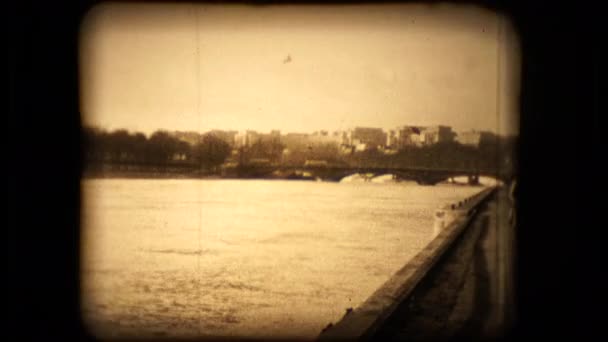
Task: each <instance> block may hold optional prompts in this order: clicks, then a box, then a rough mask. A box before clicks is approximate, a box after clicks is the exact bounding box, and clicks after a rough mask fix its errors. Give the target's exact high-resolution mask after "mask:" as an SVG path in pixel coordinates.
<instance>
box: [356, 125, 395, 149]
mask: <svg viewBox="0 0 608 342" xmlns="http://www.w3.org/2000/svg"><path fill="white" fill-rule="evenodd" d="M349 138H350V139H349V140H350V142H349V145H354V146H356V147H357V150H360V146H362V145H365V147H363V148H364V149H373V148H382V147H384V145H385V144H386V139H387V138H386V133H385V132H384V131H383V130H382V128H370V127H355V129H354V130H353V131H352V133H351V134H350V137H349Z"/></svg>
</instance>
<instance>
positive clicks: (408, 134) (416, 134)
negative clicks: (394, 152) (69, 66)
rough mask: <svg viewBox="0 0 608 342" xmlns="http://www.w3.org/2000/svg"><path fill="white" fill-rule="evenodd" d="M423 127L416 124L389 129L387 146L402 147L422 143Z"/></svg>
mask: <svg viewBox="0 0 608 342" xmlns="http://www.w3.org/2000/svg"><path fill="white" fill-rule="evenodd" d="M420 130H421V128H418V127H414V126H400V127H397V128H396V129H395V130H391V131H389V133H388V135H390V138H388V137H387V145H386V146H387V147H389V148H391V149H402V148H404V147H407V146H414V145H420V144H421V141H420Z"/></svg>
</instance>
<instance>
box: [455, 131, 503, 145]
mask: <svg viewBox="0 0 608 342" xmlns="http://www.w3.org/2000/svg"><path fill="white" fill-rule="evenodd" d="M496 139H497V136H496V135H495V134H494V133H492V132H488V131H476V130H471V131H467V132H461V133H458V135H457V136H456V141H457V142H459V143H461V144H463V145H469V146H475V147H478V146H479V144H480V143H482V142H492V141H495V140H496Z"/></svg>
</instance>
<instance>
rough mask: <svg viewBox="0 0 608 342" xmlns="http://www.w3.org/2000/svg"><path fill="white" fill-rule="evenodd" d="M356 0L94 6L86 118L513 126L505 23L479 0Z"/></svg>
mask: <svg viewBox="0 0 608 342" xmlns="http://www.w3.org/2000/svg"><path fill="white" fill-rule="evenodd" d="M361 7H366V6H350V7H323V8H322V10H320V9H319V7H314V6H306V7H297V6H281V7H273V6H269V7H251V6H249V7H248V6H224V7H222V6H186V5H179V6H177V5H173V6H165V7H163V6H162V5H132V6H128V5H112V6H109V5H102V6H98V7H96V8H95V9H94V10H93V11H92V12H91V13H90V14H89V16H88V19H87V20H85V23H84V24H83V27H82V37H81V99H82V101H81V112H82V118H83V123H85V124H86V125H94V126H98V127H101V128H105V129H108V130H114V129H121V128H123V129H128V130H130V131H140V132H144V133H146V134H150V133H152V132H153V131H155V130H158V129H163V130H169V131H198V132H204V131H209V130H212V129H219V130H237V131H244V130H247V129H250V130H255V131H259V132H268V131H271V130H273V129H277V130H281V131H282V132H297V133H299V132H302V133H312V132H314V131H319V130H327V131H340V130H346V129H349V128H353V127H356V126H364V127H378V128H382V129H384V130H390V129H392V128H394V127H396V126H401V125H414V126H433V125H447V126H451V127H452V128H453V129H454V130H456V131H469V130H478V131H490V132H493V133H498V134H501V135H505V134H509V135H512V134H517V131H518V111H517V101H516V99H517V96H516V94H517V92H518V87H519V85H518V72H519V61H518V58H519V56H518V53H519V51H518V50H517V43H516V38H515V37H514V35H513V33H512V32H511V30H510V29H509V25H508V23H506V22H503V24H502V26H503V28H502V29H501V31H502V33H499V32H498V17H497V16H496V14H494V13H492V12H489V11H486V10H482V9H480V8H477V7H473V6H458V7H457V6H436V7H426V6H417V5H385V6H367V7H366V8H361ZM498 37H502V38H501V39H499V38H498ZM499 42H500V43H502V44H498V43H499ZM501 61H502V62H501ZM498 69H500V74H497V70H498ZM497 110H498V112H497Z"/></svg>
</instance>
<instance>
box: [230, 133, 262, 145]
mask: <svg viewBox="0 0 608 342" xmlns="http://www.w3.org/2000/svg"><path fill="white" fill-rule="evenodd" d="M259 139H260V134H259V133H258V132H256V131H251V130H246V131H243V132H238V133H237V134H236V135H235V137H234V143H235V146H236V147H249V146H251V145H253V144H254V143H255V142H256V141H258V140H259Z"/></svg>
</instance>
